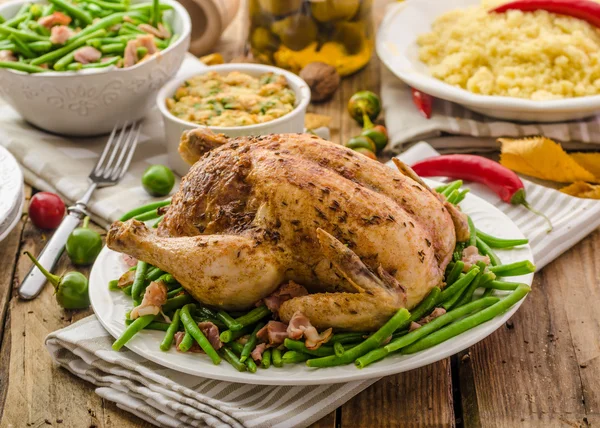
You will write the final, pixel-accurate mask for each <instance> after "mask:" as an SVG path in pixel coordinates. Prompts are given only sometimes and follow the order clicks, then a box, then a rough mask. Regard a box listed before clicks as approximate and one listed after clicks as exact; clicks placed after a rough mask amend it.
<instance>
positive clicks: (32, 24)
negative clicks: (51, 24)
mask: <svg viewBox="0 0 600 428" xmlns="http://www.w3.org/2000/svg"><path fill="white" fill-rule="evenodd" d="M27 27H28V28H29V29H30V30H32V31H35V32H36V33H38V34H39V35H40V36H45V37H49V36H50V34H51V33H50V30H48V29H47V28H46V27H44V26H43V25H40V24H39V23H38V22H37V21H28V22H27Z"/></svg>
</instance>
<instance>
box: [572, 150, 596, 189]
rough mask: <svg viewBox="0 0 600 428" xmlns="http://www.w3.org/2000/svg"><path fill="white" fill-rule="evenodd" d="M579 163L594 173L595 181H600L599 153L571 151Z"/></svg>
mask: <svg viewBox="0 0 600 428" xmlns="http://www.w3.org/2000/svg"><path fill="white" fill-rule="evenodd" d="M571 157H572V158H573V159H575V162H577V163H578V164H579V165H581V166H582V167H584V168H585V169H587V170H588V171H589V172H591V173H592V174H594V176H595V177H596V180H594V181H596V182H598V183H600V153H571Z"/></svg>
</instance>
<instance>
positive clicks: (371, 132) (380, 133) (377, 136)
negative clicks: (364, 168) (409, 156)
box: [360, 125, 388, 151]
mask: <svg viewBox="0 0 600 428" xmlns="http://www.w3.org/2000/svg"><path fill="white" fill-rule="evenodd" d="M360 135H362V136H365V137H368V138H369V139H371V141H373V142H374V143H375V146H377V150H378V151H379V150H383V148H384V147H385V146H386V145H387V143H388V135H387V130H386V129H385V127H384V126H382V125H375V126H374V127H372V128H366V129H364V130H363V132H361V134H360Z"/></svg>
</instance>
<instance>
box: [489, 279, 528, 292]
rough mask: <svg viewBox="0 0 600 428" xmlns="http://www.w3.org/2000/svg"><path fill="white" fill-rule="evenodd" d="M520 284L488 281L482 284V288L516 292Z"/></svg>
mask: <svg viewBox="0 0 600 428" xmlns="http://www.w3.org/2000/svg"><path fill="white" fill-rule="evenodd" d="M521 284H522V283H520V282H508V281H490V282H488V283H486V284H483V285H482V287H484V288H488V289H490V288H491V289H494V290H509V291H512V290H516V289H517V287H518V286H519V285H521Z"/></svg>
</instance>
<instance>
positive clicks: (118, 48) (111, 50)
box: [100, 43, 160, 221]
mask: <svg viewBox="0 0 600 428" xmlns="http://www.w3.org/2000/svg"><path fill="white" fill-rule="evenodd" d="M124 50H125V44H123V43H112V44H110V45H102V46H100V52H102V53H104V54H118V53H123V51H124ZM158 217H160V214H158V213H157V212H153V213H147V214H141V215H140V216H139V217H138V218H135V219H136V220H138V221H147V220H154V219H155V218H158Z"/></svg>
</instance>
